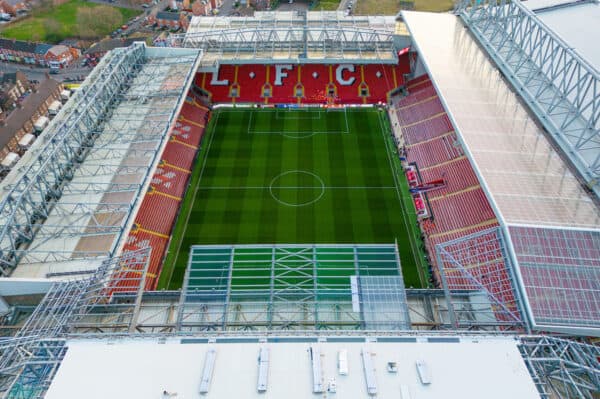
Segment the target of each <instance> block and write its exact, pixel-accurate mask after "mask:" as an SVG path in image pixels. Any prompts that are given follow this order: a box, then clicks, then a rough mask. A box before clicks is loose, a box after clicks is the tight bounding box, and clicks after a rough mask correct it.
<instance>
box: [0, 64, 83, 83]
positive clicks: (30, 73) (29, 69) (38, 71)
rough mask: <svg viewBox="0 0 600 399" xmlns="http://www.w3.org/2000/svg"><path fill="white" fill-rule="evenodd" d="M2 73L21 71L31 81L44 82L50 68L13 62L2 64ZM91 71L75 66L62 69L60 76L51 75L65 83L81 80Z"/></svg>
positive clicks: (0, 67)
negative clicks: (80, 78) (66, 81)
mask: <svg viewBox="0 0 600 399" xmlns="http://www.w3.org/2000/svg"><path fill="white" fill-rule="evenodd" d="M0 71H2V72H5V73H13V72H16V71H21V72H23V73H24V74H25V75H26V76H27V79H29V80H38V81H42V80H44V79H45V75H46V73H50V68H41V67H36V66H32V65H25V64H17V63H13V62H0ZM90 71H91V69H90V68H88V67H81V66H74V67H72V68H66V69H61V70H60V72H59V73H58V74H53V75H50V77H51V78H52V79H55V80H58V81H65V80H69V79H70V80H79V77H81V76H83V77H84V78H85V77H86V76H87V75H88V74H89V73H90Z"/></svg>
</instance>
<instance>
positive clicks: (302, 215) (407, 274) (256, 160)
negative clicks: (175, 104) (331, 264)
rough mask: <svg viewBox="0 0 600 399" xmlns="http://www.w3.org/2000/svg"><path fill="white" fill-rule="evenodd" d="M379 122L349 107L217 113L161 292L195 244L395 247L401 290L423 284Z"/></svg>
mask: <svg viewBox="0 0 600 399" xmlns="http://www.w3.org/2000/svg"><path fill="white" fill-rule="evenodd" d="M384 115H385V114H384V113H383V112H381V111H378V110H375V109H366V110H365V109H352V108H349V109H347V111H344V110H341V111H325V110H321V109H319V110H308V109H302V110H297V111H294V110H281V109H279V110H278V109H269V110H250V109H243V110H242V109H221V110H216V111H215V112H214V114H213V117H212V119H211V122H210V124H209V127H208V129H207V133H206V136H205V137H204V139H203V143H202V149H201V153H200V156H199V159H198V162H197V165H196V167H195V170H194V171H193V175H192V179H191V184H190V188H189V190H188V192H187V194H186V197H185V199H184V202H183V205H182V209H181V211H180V216H179V219H178V221H177V224H176V226H175V229H174V233H173V238H172V241H171V246H170V248H169V252H168V255H167V259H166V261H165V265H164V267H163V271H162V273H161V276H160V281H159V285H158V287H159V289H163V288H168V289H177V288H179V287H181V284H182V280H183V276H184V273H185V268H186V265H187V262H188V253H189V250H190V247H191V246H192V245H195V244H290V243H292V244H296V243H298V244H311V243H322V244H335V243H340V244H341V243H345V244H368V243H379V244H389V243H394V242H395V241H397V242H398V249H399V254H400V259H401V263H402V269H403V274H404V280H405V284H406V286H407V287H411V286H413V287H420V286H423V285H425V284H426V277H425V276H424V275H423V273H422V271H423V269H421V268H422V267H423V265H422V256H421V255H420V254H419V250H418V248H419V246H420V244H418V243H417V242H416V240H417V239H418V233H417V232H415V221H416V218H415V216H414V209H413V208H412V207H410V203H409V202H408V203H405V201H407V198H408V199H409V197H410V196H409V194H408V191H407V190H405V189H404V188H400V187H401V185H402V184H406V183H405V182H402V181H401V180H400V179H398V178H397V176H399V174H398V169H397V164H396V162H397V160H396V157H394V156H393V154H391V151H392V146H391V145H390V138H389V137H390V136H389V134H388V133H385V131H387V129H389V126H386V123H387V119H386V118H385V116H384ZM407 209H409V210H410V212H412V214H408V215H407ZM420 276H421V277H420Z"/></svg>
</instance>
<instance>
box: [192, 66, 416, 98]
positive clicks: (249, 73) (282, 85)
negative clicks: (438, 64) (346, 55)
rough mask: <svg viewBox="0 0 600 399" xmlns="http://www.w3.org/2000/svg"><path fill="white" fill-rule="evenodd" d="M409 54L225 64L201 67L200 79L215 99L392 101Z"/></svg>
mask: <svg viewBox="0 0 600 399" xmlns="http://www.w3.org/2000/svg"><path fill="white" fill-rule="evenodd" d="M404 58H406V60H405V59H404ZM407 60H408V56H403V57H402V58H401V61H400V63H399V64H397V65H384V64H367V65H353V64H334V65H325V64H306V65H295V64H276V65H227V64H221V65H220V67H219V70H218V72H216V73H215V72H198V74H197V75H196V79H195V82H196V85H197V86H198V87H199V88H200V89H201V90H203V91H204V92H206V93H209V96H210V99H211V101H212V102H213V103H232V102H244V103H265V104H296V103H302V104H326V103H328V102H333V103H336V104H374V103H378V102H387V100H388V98H387V96H388V93H389V92H390V91H392V90H394V89H396V88H398V87H400V86H402V85H403V84H404V74H406V73H408V72H409V66H408V61H407ZM328 97H329V98H330V99H329V101H328Z"/></svg>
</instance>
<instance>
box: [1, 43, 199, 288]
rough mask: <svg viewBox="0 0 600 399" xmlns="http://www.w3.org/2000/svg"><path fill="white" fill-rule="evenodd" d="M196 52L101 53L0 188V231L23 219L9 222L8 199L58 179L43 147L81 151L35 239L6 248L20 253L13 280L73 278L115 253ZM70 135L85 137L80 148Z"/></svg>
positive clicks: (142, 49) (140, 48) (141, 48)
mask: <svg viewBox="0 0 600 399" xmlns="http://www.w3.org/2000/svg"><path fill="white" fill-rule="evenodd" d="M199 54H200V52H199V51H198V50H193V49H174V48H169V49H167V48H147V47H146V46H145V45H143V44H141V43H136V44H134V45H132V46H130V47H128V48H119V49H116V50H113V51H111V52H110V53H109V54H108V55H106V56H105V57H103V59H102V61H101V63H100V64H99V65H98V67H97V68H95V69H94V70H93V71H92V73H91V74H90V75H89V76H88V77H87V79H86V80H85V82H84V83H83V84H82V85H81V87H80V88H79V90H78V91H77V92H76V93H75V95H74V96H73V97H71V99H70V100H69V101H68V102H67V103H66V105H65V106H64V107H63V109H62V110H61V111H60V113H59V114H58V115H57V116H56V117H55V118H54V119H53V120H52V122H51V123H50V125H49V126H48V127H47V128H46V129H45V130H44V132H43V133H42V134H41V135H40V138H39V139H38V140H37V141H36V142H35V143H34V144H33V146H32V148H31V149H30V150H29V151H28V152H27V153H26V154H25V155H24V156H23V158H22V159H21V161H20V162H19V163H18V164H17V167H16V168H15V169H13V170H12V171H11V173H10V174H9V175H8V176H7V177H6V178H5V179H4V180H3V181H2V183H1V184H0V189H1V190H3V198H2V199H3V202H2V204H1V206H2V207H3V214H2V217H3V219H2V225H3V227H5V228H7V229H8V228H10V227H11V226H12V225H13V224H17V223H23V222H21V221H19V220H18V218H19V217H23V214H22V213H20V211H18V210H17V211H15V212H13V213H12V214H10V213H9V212H8V211H9V210H10V209H11V208H10V206H9V205H10V204H7V203H6V202H7V201H9V200H13V201H14V198H17V200H16V201H15V202H18V201H21V202H22V203H24V204H27V201H28V200H27V199H24V197H25V196H26V195H34V193H37V192H38V191H39V192H42V191H43V190H41V189H39V190H38V189H37V188H36V187H31V185H32V183H31V181H34V182H35V181H39V180H41V181H46V180H48V181H50V180H52V179H53V178H55V176H57V175H59V174H60V173H58V172H57V170H60V168H61V166H60V165H58V162H56V161H55V158H54V157H55V156H56V155H55V154H54V153H52V151H56V150H54V149H53V148H52V147H50V146H49V143H56V142H59V143H61V144H60V145H61V146H64V147H67V146H73V147H76V148H77V147H78V146H81V147H82V148H81V149H79V148H77V149H76V150H74V151H81V153H82V154H83V155H78V156H77V157H76V159H77V161H78V162H77V163H79V164H78V166H77V167H76V168H73V169H74V170H73V172H72V178H71V179H66V181H65V182H62V181H61V183H60V184H61V185H62V188H61V191H62V192H61V195H60V197H59V198H58V199H56V200H55V201H54V202H53V203H52V205H51V206H48V215H47V216H46V217H45V220H44V221H43V223H40V222H36V223H38V224H37V225H36V226H35V228H32V230H33V231H35V234H33V235H32V239H31V242H30V243H29V244H28V246H27V249H26V250H18V251H15V252H16V253H18V254H20V256H19V258H18V259H19V261H18V264H17V266H16V268H15V270H14V271H13V273H12V277H20V278H65V277H67V278H69V277H73V276H77V275H79V276H81V275H84V274H87V273H91V272H93V271H95V270H96V269H97V268H98V266H99V265H100V263H101V262H102V261H103V260H105V259H106V258H108V257H109V256H111V255H114V254H115V253H116V252H117V250H118V248H119V245H120V243H122V242H123V237H124V235H123V233H124V231H126V230H127V229H128V228H129V227H130V226H131V224H132V223H133V218H131V215H132V214H134V212H133V210H134V209H135V208H136V207H137V206H139V204H140V203H141V198H142V196H141V193H143V192H144V191H145V190H146V188H147V186H148V184H149V182H150V177H151V176H152V173H151V172H152V170H153V168H155V167H156V165H157V163H158V161H159V158H158V157H157V154H160V152H161V151H162V148H164V145H166V142H167V136H168V132H169V129H170V128H171V126H172V125H173V124H174V122H175V117H176V114H177V113H178V109H179V108H180V107H181V105H182V104H183V101H184V99H185V93H187V90H188V89H189V86H190V84H191V81H192V77H193V76H194V71H195V70H196V69H197V63H198V60H199ZM69 135H72V136H75V137H79V140H82V141H83V139H81V138H80V137H87V136H86V135H89V136H92V137H93V139H88V140H87V141H85V142H84V143H83V144H80V143H77V142H75V140H74V139H73V138H72V136H69ZM61 140H62V141H61ZM78 154H79V153H78ZM65 162H74V160H69V159H67V160H66V161H65ZM40 165H41V166H40ZM57 184H58V183H57ZM19 190H21V191H22V192H23V194H20V192H19ZM19 195H20V197H18V196H19ZM21 206H23V207H25V206H26V205H21ZM11 218H12V219H11ZM6 226H8V227H6ZM9 232H10V230H9ZM10 240H11V236H10V235H9V233H5V234H4V235H3V236H2V238H0V242H1V243H2V244H4V245H6V247H9V242H10ZM6 254H7V253H6V252H5V255H6Z"/></svg>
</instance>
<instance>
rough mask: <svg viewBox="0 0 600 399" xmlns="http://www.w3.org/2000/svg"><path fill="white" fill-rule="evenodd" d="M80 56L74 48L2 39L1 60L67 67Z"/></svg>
mask: <svg viewBox="0 0 600 399" xmlns="http://www.w3.org/2000/svg"><path fill="white" fill-rule="evenodd" d="M79 55H80V51H79V50H78V49H76V48H73V47H67V46H63V45H56V46H54V45H52V44H47V43H34V42H26V41H22V40H12V39H0V60H2V61H10V62H19V63H23V64H37V65H41V66H49V65H50V61H55V62H57V63H58V64H59V65H60V66H66V65H68V64H69V63H71V62H73V61H74V60H75V59H77V58H78V57H79Z"/></svg>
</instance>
